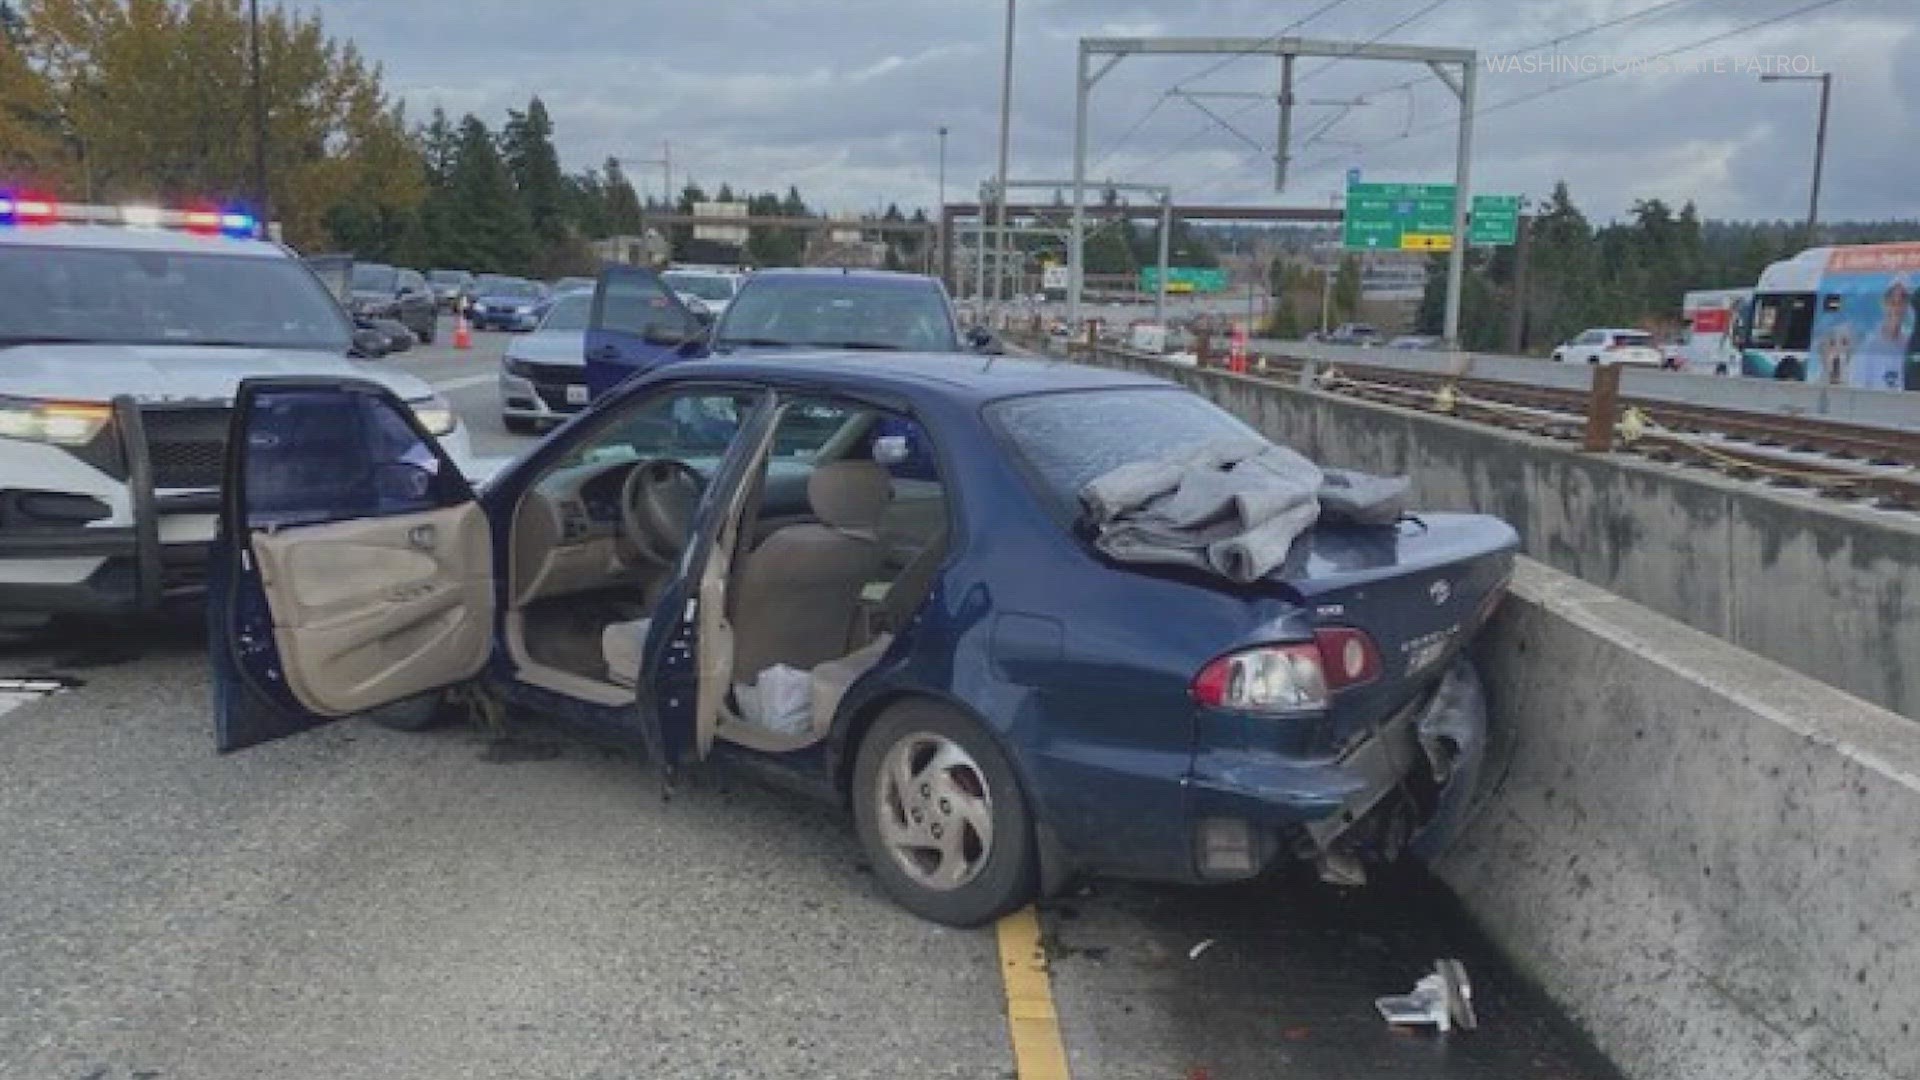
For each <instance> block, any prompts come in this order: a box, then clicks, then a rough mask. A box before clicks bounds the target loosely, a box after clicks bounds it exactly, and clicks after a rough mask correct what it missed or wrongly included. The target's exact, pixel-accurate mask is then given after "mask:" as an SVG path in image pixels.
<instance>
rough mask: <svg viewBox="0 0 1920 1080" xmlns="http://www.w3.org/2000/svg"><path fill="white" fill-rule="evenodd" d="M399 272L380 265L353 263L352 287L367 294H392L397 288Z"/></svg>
mask: <svg viewBox="0 0 1920 1080" xmlns="http://www.w3.org/2000/svg"><path fill="white" fill-rule="evenodd" d="M399 284H400V271H398V270H395V269H394V268H393V267H391V266H383V265H381V264H380V263H355V264H354V267H353V287H354V288H356V289H365V290H367V291H368V292H374V291H379V292H393V291H394V290H395V289H397V288H399Z"/></svg>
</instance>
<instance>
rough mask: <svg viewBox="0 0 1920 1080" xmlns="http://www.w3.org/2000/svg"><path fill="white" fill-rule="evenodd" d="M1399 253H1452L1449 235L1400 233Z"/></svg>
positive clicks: (1451, 235)
mask: <svg viewBox="0 0 1920 1080" xmlns="http://www.w3.org/2000/svg"><path fill="white" fill-rule="evenodd" d="M1400 250H1401V251H1452V250H1453V234H1451V233H1401V234H1400Z"/></svg>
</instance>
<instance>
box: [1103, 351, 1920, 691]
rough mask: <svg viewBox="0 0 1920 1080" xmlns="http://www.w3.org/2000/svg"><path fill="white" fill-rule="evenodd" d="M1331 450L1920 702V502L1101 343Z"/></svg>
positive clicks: (1649, 594)
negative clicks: (1877, 506) (1848, 500)
mask: <svg viewBox="0 0 1920 1080" xmlns="http://www.w3.org/2000/svg"><path fill="white" fill-rule="evenodd" d="M1100 362H1102V363H1107V364H1113V365H1119V366H1124V367H1129V368H1133V369H1135V370H1140V371H1146V372H1150V373H1152V374H1156V375H1160V376H1162V377H1165V378H1171V379H1175V380H1178V381H1180V382H1183V383H1185V384H1186V385H1188V386H1189V387H1192V388H1193V389H1194V390H1196V391H1198V392H1199V393H1201V394H1204V395H1206V396H1207V397H1210V398H1212V399H1213V400H1214V401H1216V402H1218V403H1219V404H1220V405H1222V406H1224V407H1225V408H1227V409H1229V410H1231V411H1232V412H1234V413H1236V414H1238V415H1239V416H1241V417H1242V418H1244V419H1246V420H1247V421H1248V422H1249V423H1251V424H1253V425H1254V426H1256V427H1258V428H1259V429H1260V430H1261V431H1262V432H1264V433H1265V434H1267V435H1268V436H1269V437H1271V438H1273V439H1276V440H1278V441H1281V442H1285V443H1287V444H1288V445H1290V446H1293V447H1295V448H1297V449H1299V450H1301V451H1302V452H1303V453H1306V454H1308V455H1309V456H1312V457H1313V458H1315V459H1316V460H1320V461H1324V462H1326V463H1327V464H1329V465H1340V466H1346V467H1349V468H1356V469H1365V470H1369V471H1373V472H1384V473H1406V474H1408V475H1409V476H1411V477H1412V478H1413V482H1414V496H1415V502H1416V504H1417V505H1421V506H1426V507H1429V508H1432V509H1445V510H1452V509H1470V510H1481V511H1485V512H1487V513H1493V514H1498V515H1500V516H1501V517H1503V518H1505V519H1507V520H1508V521H1509V522H1511V523H1512V524H1513V526H1514V528H1515V529H1517V530H1519V533H1520V537H1521V543H1522V545H1523V547H1524V550H1525V552H1526V553H1527V554H1528V555H1531V556H1532V557H1534V558H1536V559H1539V560H1541V561H1543V562H1545V563H1548V564H1550V565H1552V566H1554V567H1556V568H1558V569H1561V570H1564V571H1567V572H1568V573H1572V574H1575V575H1577V576H1579V577H1581V578H1584V579H1586V580H1587V581H1590V582H1593V583H1594V584H1596V585H1599V586H1601V587H1602V588H1604V589H1607V590H1608V591H1610V592H1614V593H1618V594H1620V595H1622V596H1624V597H1627V598H1628V599H1631V600H1634V601H1637V602H1639V603H1643V604H1646V605H1647V606H1649V607H1651V608H1653V609H1655V610H1656V611H1659V612H1661V613H1663V614H1666V615H1669V616H1671V617H1673V618H1675V619H1678V620H1680V621H1681V622H1684V623H1686V624H1687V625H1689V626H1692V627H1694V628H1696V629H1698V630H1702V631H1705V632H1707V633H1709V634H1713V635H1714V636H1716V637H1719V638H1722V639H1723V640H1726V641H1729V642H1731V643H1733V644H1735V645H1739V646H1741V647H1743V648H1747V649H1751V650H1753V651H1754V652H1757V653H1759V654H1761V655H1762V656H1766V657H1768V658H1770V659H1773V660H1776V661H1778V662H1780V663H1783V664H1786V665H1787V666H1789V667H1792V668H1794V669H1796V670H1798V671H1801V672H1804V673H1805V674H1807V675H1810V676H1812V677H1814V678H1816V679H1820V680H1821V681H1823V682H1827V683H1829V684H1831V685H1833V686H1836V687H1839V688H1841V689H1843V690H1847V691H1849V692H1851V693H1854V694H1858V695H1859V696H1861V697H1863V698H1866V699H1867V700H1869V701H1872V702H1875V703H1877V704H1880V705H1883V706H1885V707H1887V708H1889V709H1892V710H1894V711H1896V712H1900V713H1903V714H1905V715H1907V716H1909V717H1913V718H1915V719H1920V663H1908V662H1907V658H1910V657H1916V656H1920V516H1916V515H1912V514H1905V513H1896V512H1890V511H1882V510H1874V509H1871V508H1865V507H1857V506H1850V505H1845V504H1840V503H1835V502H1832V501H1829V500H1823V499H1821V498H1819V497H1818V496H1815V495H1813V494H1810V493H1808V492H1803V491H1791V490H1782V489H1773V488H1765V487H1762V486H1760V485H1757V484H1754V483H1751V482H1747V481H1738V480H1732V479H1729V478H1726V477H1723V476H1721V475H1719V474H1717V473H1713V472H1709V471H1706V470H1702V469H1695V468H1688V467H1684V466H1678V465H1667V464H1662V463H1659V462H1654V461H1649V460H1647V459H1645V458H1641V457H1638V456H1636V455H1632V454H1585V453H1581V452H1579V451H1578V450H1577V449H1575V448H1574V447H1572V446H1571V445H1569V444H1566V443H1559V442H1555V441H1553V440H1550V439H1544V438H1538V437H1535V436H1531V435H1526V434H1521V433H1517V432H1510V431H1503V430H1497V429H1494V428H1488V427H1485V426H1482V425H1478V424H1472V423H1467V422H1464V421H1459V420H1454V419H1452V418H1451V417H1447V416H1442V415H1438V414H1434V413H1427V412H1422V411H1419V410H1415V409H1406V408H1398V407H1395V406H1390V405H1380V404H1375V403H1373V402H1367V401H1360V400H1357V399H1354V398H1348V397H1343V396H1340V395H1337V394H1328V393H1322V392H1320V391H1316V390H1305V389H1301V388H1299V387H1295V386H1288V385H1282V384H1279V383H1274V382H1267V381H1264V380H1258V379H1252V378H1246V377H1243V376H1237V375H1232V374H1228V373H1226V372H1222V371H1217V370H1211V369H1199V368H1186V367H1179V366H1176V365H1172V364H1168V363H1165V362H1164V361H1161V360H1158V359H1152V358H1146V357H1139V356H1131V355H1128V354H1122V353H1114V352H1111V351H1106V350H1103V351H1102V353H1101V361H1100Z"/></svg>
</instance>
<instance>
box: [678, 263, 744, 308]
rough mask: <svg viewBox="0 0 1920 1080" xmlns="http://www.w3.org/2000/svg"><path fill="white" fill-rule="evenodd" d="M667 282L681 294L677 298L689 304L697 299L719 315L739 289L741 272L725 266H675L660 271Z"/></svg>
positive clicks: (741, 279)
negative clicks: (712, 267)
mask: <svg viewBox="0 0 1920 1080" xmlns="http://www.w3.org/2000/svg"><path fill="white" fill-rule="evenodd" d="M660 276H661V277H662V278H664V279H666V282H667V285H668V286H670V287H671V288H672V289H673V291H674V292H676V293H678V294H679V295H680V299H681V300H683V301H685V302H686V303H687V306H689V307H692V306H694V304H695V303H696V302H697V303H698V304H699V305H700V306H702V307H705V308H706V309H707V310H708V311H709V312H712V313H713V317H714V318H715V319H718V318H719V317H720V316H722V315H725V314H726V313H727V305H728V304H731V303H733V298H734V295H735V294H737V293H738V292H739V291H740V283H741V281H743V280H745V277H744V275H741V274H737V273H732V272H730V271H724V270H692V269H684V268H680V267H676V268H674V269H672V270H667V271H663V272H662V273H661V275H660Z"/></svg>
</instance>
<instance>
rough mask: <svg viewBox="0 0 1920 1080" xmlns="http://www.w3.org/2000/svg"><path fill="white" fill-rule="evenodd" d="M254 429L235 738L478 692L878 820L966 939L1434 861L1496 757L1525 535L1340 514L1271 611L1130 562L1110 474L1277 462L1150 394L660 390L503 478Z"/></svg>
mask: <svg viewBox="0 0 1920 1080" xmlns="http://www.w3.org/2000/svg"><path fill="white" fill-rule="evenodd" d="M959 372H964V377H961V376H960V375H959V374H958V373H959ZM235 408H236V409H237V411H238V414H239V415H238V421H237V426H236V427H235V429H234V430H235V432H236V437H235V438H234V439H232V440H230V441H229V443H228V446H227V454H228V461H227V471H228V474H229V475H232V476H240V477H245V478H246V484H245V486H244V488H243V489H242V490H240V491H238V492H237V493H236V494H235V495H234V497H233V498H230V499H228V500H227V501H226V502H225V504H224V508H223V513H224V515H225V518H224V521H223V524H222V528H221V530H220V536H221V538H222V539H221V542H220V544H219V545H218V546H217V548H216V550H215V551H214V552H213V553H212V555H211V559H210V564H209V565H210V573H211V574H212V576H213V579H214V581H215V586H214V594H213V596H214V599H213V605H214V610H213V612H212V618H211V619H210V625H211V627H212V631H211V633H210V636H209V648H210V649H211V651H212V653H213V658H214V661H215V664H214V670H215V678H216V683H217V688H216V693H215V695H214V710H215V725H214V727H215V734H216V739H217V743H218V746H219V748H220V749H221V750H223V751H232V750H237V749H240V748H242V747H247V746H252V745H254V744H257V743H262V742H266V741H268V740H272V739H277V738H281V737H284V736H288V735H291V734H294V733H296V732H298V731H301V730H302V729H305V728H309V727H312V726H314V725H317V724H322V723H325V722H327V721H329V720H334V719H338V718H341V717H347V716H353V715H362V714H365V715H370V716H372V717H373V718H375V719H377V720H380V721H381V722H384V723H386V724H388V725H390V726H395V727H402V728H419V727H423V726H426V725H428V724H430V723H432V722H433V721H434V720H435V719H436V717H437V716H438V713H439V709H440V705H441V703H442V702H443V701H444V700H445V699H446V697H447V695H448V693H449V691H451V690H452V689H453V688H455V687H461V686H470V687H475V688H477V689H478V690H479V692H483V693H484V694H486V695H487V696H488V697H489V698H490V699H491V700H494V701H496V702H499V703H501V704H503V705H505V706H508V707H510V708H518V709H524V710H527V711H529V712H532V713H538V714H541V715H543V716H549V717H554V718H556V719H559V720H561V721H564V722H567V723H571V724H575V725H578V726H581V727H583V728H587V729H591V730H593V731H595V732H597V733H599V734H601V735H603V736H613V737H617V738H621V739H626V740H631V741H632V742H634V743H636V744H640V745H644V746H646V747H647V748H648V749H649V751H650V758H651V760H653V761H654V762H656V763H658V764H659V765H660V766H661V767H662V768H664V769H666V770H667V771H668V776H669V779H671V778H672V776H673V775H674V774H675V773H676V772H677V771H678V770H679V769H683V768H686V767H689V766H692V765H694V764H695V763H696V762H699V761H701V760H702V759H707V758H715V759H732V760H736V761H747V762H751V763H753V764H754V765H756V766H759V767H761V768H763V769H767V770H772V771H774V772H778V773H784V774H785V775H787V776H788V777H790V778H791V779H792V780H793V781H795V782H796V783H800V784H803V785H805V786H807V787H809V788H811V789H812V790H815V791H818V792H819V793H820V794H822V795H823V796H825V797H829V798H833V799H836V800H838V801H840V802H841V803H842V804H843V805H849V806H851V808H852V816H853V820H854V826H855V829H856V831H857V833H858V835H859V840H860V843H861V845H862V846H863V847H864V848H865V850H866V852H867V855H868V858H869V859H870V862H871V865H872V866H873V870H874V874H875V876H876V878H877V879H878V881H879V882H880V883H881V885H882V886H883V887H884V888H885V889H886V891H887V892H888V893H889V894H890V895H891V896H892V897H893V898H894V899H896V900H897V901H898V902H899V903H900V904H902V905H903V906H905V907H906V908H908V909H909V910H912V911H914V912H916V913H918V914H920V915H922V916H925V917H927V918H929V919H933V920H937V921H940V922H945V923H951V924H955V925H974V924H978V923H981V922H984V921H987V920H990V919H992V918H994V917H996V916H998V915H1000V914H1001V913H1003V912H1006V911H1008V910H1010V909H1012V908H1014V907H1016V906H1018V905H1020V904H1023V903H1025V902H1026V901H1027V900H1028V899H1029V898H1030V897H1032V896H1033V895H1034V894H1035V893H1036V892H1054V891H1057V890H1059V889H1061V888H1063V887H1064V886H1066V885H1067V884H1069V883H1070V882H1073V881H1074V880H1076V879H1080V878H1083V877H1086V876H1092V875H1104V874H1111V875H1125V876H1129V877H1135V878H1146V879H1154V880H1163V881H1174V882H1188V883H1218V882H1225V881H1235V880H1244V879H1247V878H1250V877H1254V876H1256V875H1258V874H1260V873H1261V872H1262V871H1263V870H1265V869H1266V868H1268V867H1270V866H1272V865H1274V864H1276V863H1279V862H1283V861H1289V860H1295V859H1306V860H1317V861H1319V862H1320V863H1321V865H1322V866H1323V868H1330V869H1334V870H1338V871H1342V872H1350V871H1355V870H1358V869H1359V868H1360V867H1361V866H1362V865H1363V860H1385V859H1390V858H1392V857H1393V856H1394V855H1396V854H1397V853H1399V852H1401V851H1405V850H1409V849H1412V850H1416V851H1419V850H1428V847H1427V845H1431V844H1436V843H1439V842H1440V840H1441V839H1442V838H1444V837H1445V836H1446V835H1447V834H1449V833H1450V832H1451V831H1452V830H1453V829H1455V828H1456V827H1457V826H1458V823H1459V821H1460V818H1461V815H1462V811H1463V809H1464V807H1465V803H1466V798H1467V795H1468V793H1469V789H1470V788H1471V786H1472V784H1473V778H1474V776H1475V775H1476V774H1477V772H1478V768H1479V762H1480V758H1481V756H1482V747H1483V746H1484V744H1485V739H1484V732H1485V706H1484V702H1483V700H1482V698H1481V694H1480V689H1479V681H1478V678H1477V676H1476V675H1475V673H1474V669H1473V667H1472V665H1471V663H1470V661H1469V660H1468V659H1467V658H1466V656H1465V653H1464V649H1465V647H1466V645H1467V643H1468V641H1469V640H1470V639H1471V638H1472V637H1473V636H1474V634H1475V632H1476V631H1477V630H1478V628H1479V627H1480V626H1481V624H1482V622H1483V621H1484V620H1485V619H1486V618H1487V616H1488V614H1489V613H1490V612H1491V611H1492V609H1493V606H1494V604H1495V602H1496V601H1497V600H1498V598H1499V596H1500V595H1501V593H1502V591H1503V589H1504V587H1505V584H1506V582H1507V580H1508V577H1509V574H1510V573H1511V570H1512V563H1513V552H1514V548H1515V544H1516V537H1515V534H1514V532H1513V530H1512V529H1510V528H1508V527H1507V526H1506V525H1505V524H1503V523H1502V522H1500V521H1498V520H1496V519H1493V518H1489V517H1484V516H1479V515H1472V514H1450V513H1431V514H1429V513H1423V514H1421V515H1420V516H1419V517H1418V518H1403V519H1401V520H1400V521H1399V523H1398V524H1393V525H1379V526H1371V527H1358V526H1353V527H1345V526H1333V525H1329V524H1326V523H1324V522H1323V523H1322V524H1320V525H1318V526H1316V527H1314V528H1312V529H1311V530H1309V531H1308V532H1307V533H1306V534H1304V535H1303V536H1302V537H1301V538H1300V540H1299V541H1298V542H1297V544H1296V545H1295V546H1294V548H1293V549H1292V552H1291V554H1290V555H1289V556H1288V558H1287V559H1286V560H1285V562H1284V563H1283V564H1282V565H1281V566H1280V567H1278V568H1277V569H1275V570H1273V571H1272V572H1271V573H1270V574H1269V575H1267V576H1264V577H1260V578H1257V579H1255V580H1254V581H1253V582H1252V583H1250V584H1235V583H1233V582H1232V581H1231V580H1229V579H1227V578H1225V577H1218V576H1215V575H1212V574H1207V573H1203V572H1200V571H1197V570H1194V571H1187V570H1179V569H1174V568H1168V567H1143V566H1138V565H1125V564H1120V563H1115V562H1110V561H1108V560H1107V559H1106V558H1105V557H1103V556H1101V555H1100V554H1098V553H1097V551H1096V549H1095V548H1094V546H1093V545H1092V543H1091V542H1090V540H1089V539H1088V536H1087V534H1086V532H1085V530H1083V529H1082V528H1081V527H1080V525H1079V522H1080V520H1081V518H1080V511H1079V494H1080V491H1081V489H1082V487H1083V485H1084V484H1085V483H1086V482H1087V481H1089V480H1090V479H1092V478H1094V477H1096V476H1102V475H1106V474H1107V473H1109V472H1110V471H1111V470H1113V469H1115V468H1118V467H1120V466H1122V465H1126V464H1130V463H1134V462H1144V461H1149V460H1160V459H1162V458H1164V457H1165V456H1166V455H1168V454H1169V453H1173V452H1179V451H1183V450H1190V449H1191V448H1193V447H1196V446H1203V445H1219V444H1221V443H1222V441H1223V440H1231V441H1234V442H1236V443H1240V444H1242V445H1246V444H1247V443H1248V441H1249V440H1251V441H1253V442H1254V443H1257V442H1258V440H1260V436H1259V435H1258V434H1256V433H1255V432H1254V431H1253V430H1252V429H1251V428H1249V427H1248V426H1247V425H1245V424H1243V423H1242V422H1241V421H1239V420H1238V419H1236V418H1234V417H1233V416H1232V415H1230V414H1228V413H1226V412H1224V411H1222V410H1221V409H1219V408H1217V407H1216V406H1214V405H1212V404H1211V403H1209V402H1207V401H1206V400H1204V399H1202V398H1200V397H1198V396H1197V395H1194V394H1192V393H1190V392H1188V391H1186V390H1184V389H1181V388H1179V387H1176V386H1174V385H1172V384H1169V383H1165V382H1162V381H1160V380H1157V379H1152V378H1148V377H1145V376H1141V375H1136V374H1132V373H1126V372H1119V371H1113V370H1108V369H1102V368H1094V367H1088V366H1081V365H1073V364H1061V363H1057V362H1055V363H1044V362H1035V361H1027V360H1016V359H1003V360H995V361H993V362H992V363H972V364H967V365H965V366H964V367H963V368H959V367H956V365H955V362H954V358H953V357H952V356H950V355H927V354H920V353H888V354H886V355H875V354H872V353H866V354H848V353H813V354H808V355H802V354H799V353H779V354H762V355H759V356H755V357H751V358H746V359H741V358H713V359H711V360H708V361H704V362H701V363H685V364H669V365H665V366H662V367H660V368H658V369H656V370H655V371H653V372H652V373H650V374H648V375H645V376H642V377H640V378H637V379H634V380H632V381H630V382H628V383H626V384H624V385H622V386H621V387H619V388H618V389H616V390H614V391H613V392H611V393H609V394H607V395H605V396H604V397H602V398H601V399H600V400H599V401H597V402H596V403H595V404H594V405H593V406H592V407H591V408H589V409H588V410H587V412H586V413H584V414H582V415H581V416H579V417H577V418H576V419H575V420H573V421H572V422H570V423H568V424H567V425H565V426H564V427H562V428H560V429H559V430H558V431H557V432H556V433H555V434H553V435H551V436H549V437H548V438H547V439H546V440H545V441H543V442H542V443H540V444H539V445H537V446H535V447H534V448H533V449H532V450H531V451H530V452H529V453H527V454H525V455H523V456H522V457H520V458H519V459H517V460H516V461H515V462H513V463H512V464H510V465H508V466H506V468H505V470H504V471H502V472H501V473H499V474H497V475H496V476H494V477H493V479H492V480H491V481H490V482H489V483H488V484H487V485H486V487H485V488H484V490H482V491H480V492H479V493H476V492H475V491H474V489H473V488H472V487H471V486H470V485H469V484H468V483H467V481H466V480H465V479H464V478H463V476H462V475H461V473H460V471H459V470H458V469H457V468H456V467H455V465H454V463H453V461H452V460H451V459H449V458H448V457H447V456H446V455H445V454H444V453H443V452H442V451H441V450H440V449H439V448H438V447H436V446H435V445H434V443H433V441H432V439H431V438H430V437H429V436H428V435H427V434H426V433H425V432H424V431H423V430H421V429H420V428H419V426H418V424H417V421H416V419H415V417H414V416H413V415H412V414H411V413H410V412H409V411H408V409H407V407H406V406H405V405H404V404H403V403H401V402H400V401H399V400H398V399H396V398H394V397H393V396H392V395H390V394H389V393H387V392H386V391H384V390H382V389H380V388H379V387H377V386H374V385H371V384H367V383H362V382H357V381H354V380H351V379H338V380H329V381H316V380H313V379H274V378H267V379H251V380H248V381H247V382H245V383H244V384H242V386H241V388H240V391H239V394H238V398H237V401H236V404H235ZM883 432H892V433H890V434H883ZM916 455H919V456H921V457H923V458H924V459H925V460H929V461H932V462H934V463H935V464H936V465H937V468H936V469H935V470H934V471H932V472H931V473H928V474H921V473H917V472H915V471H912V470H909V469H907V468H906V467H905V466H904V465H903V464H902V463H903V462H906V461H909V460H911V459H913V458H915V456H916ZM381 553H386V554H385V555H382V554H381ZM348 565H352V566H353V567H355V568H356V569H355V572H354V573H352V574H346V575H343V574H339V573H337V572H335V571H334V568H338V567H344V566H348ZM323 568H324V569H323ZM316 574H325V575H326V577H325V580H324V582H322V581H320V580H319V579H318V578H316V577H314V576H313V575H316ZM423 626H431V627H433V629H434V632H433V633H422V632H421V628H422V627H423ZM375 658H377V664H376V663H373V662H372V661H374V660H375Z"/></svg>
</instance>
